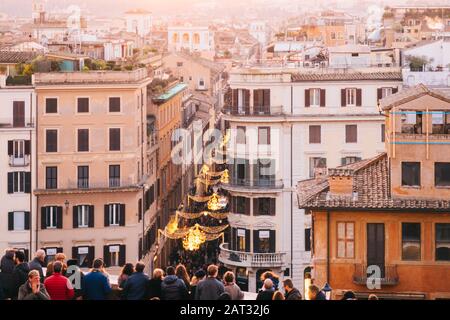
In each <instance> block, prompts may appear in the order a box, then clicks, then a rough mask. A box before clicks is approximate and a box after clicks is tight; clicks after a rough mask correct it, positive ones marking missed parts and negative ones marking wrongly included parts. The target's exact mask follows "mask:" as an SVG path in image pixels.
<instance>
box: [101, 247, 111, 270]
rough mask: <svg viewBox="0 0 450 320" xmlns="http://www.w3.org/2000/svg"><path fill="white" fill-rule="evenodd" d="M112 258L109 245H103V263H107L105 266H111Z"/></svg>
mask: <svg viewBox="0 0 450 320" xmlns="http://www.w3.org/2000/svg"><path fill="white" fill-rule="evenodd" d="M110 260H111V257H110V253H109V246H103V263H104V264H105V267H109V262H110Z"/></svg>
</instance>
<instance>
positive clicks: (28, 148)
mask: <svg viewBox="0 0 450 320" xmlns="http://www.w3.org/2000/svg"><path fill="white" fill-rule="evenodd" d="M25 154H26V155H30V154H31V141H30V140H25Z"/></svg>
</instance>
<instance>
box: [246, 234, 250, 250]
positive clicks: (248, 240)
mask: <svg viewBox="0 0 450 320" xmlns="http://www.w3.org/2000/svg"><path fill="white" fill-rule="evenodd" d="M245 252H250V230H247V229H246V230H245Z"/></svg>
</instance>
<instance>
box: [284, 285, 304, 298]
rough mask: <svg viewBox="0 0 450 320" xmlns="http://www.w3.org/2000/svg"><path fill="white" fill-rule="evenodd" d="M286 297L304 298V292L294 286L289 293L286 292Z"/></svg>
mask: <svg viewBox="0 0 450 320" xmlns="http://www.w3.org/2000/svg"><path fill="white" fill-rule="evenodd" d="M285 298H286V300H302V294H301V293H300V291H298V289H297V288H292V290H291V291H289V293H286V295H285Z"/></svg>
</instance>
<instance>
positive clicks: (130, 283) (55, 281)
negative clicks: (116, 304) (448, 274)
mask: <svg viewBox="0 0 450 320" xmlns="http://www.w3.org/2000/svg"><path fill="white" fill-rule="evenodd" d="M45 258H46V257H45V251H44V250H38V251H37V252H36V253H35V257H34V259H33V260H32V261H30V262H29V263H27V262H26V257H25V254H24V253H23V252H22V251H16V250H12V249H10V250H6V252H5V255H4V256H3V257H2V258H1V261H0V300H5V299H11V300H81V299H84V300H108V299H122V300H243V299H244V292H243V291H242V290H241V288H240V287H239V286H238V285H237V284H236V277H235V275H234V273H233V272H232V271H225V272H224V273H221V272H220V267H219V266H217V265H216V264H210V265H208V266H204V267H202V268H200V269H198V270H197V271H195V272H194V273H193V274H192V273H190V272H188V269H187V268H186V267H185V266H184V265H183V264H178V265H177V266H176V267H173V266H169V267H167V268H166V269H165V270H162V269H155V270H154V271H153V274H152V275H151V277H149V276H148V275H147V274H146V273H145V272H144V269H145V264H144V263H142V262H137V263H136V264H135V265H133V264H132V263H127V264H125V265H124V266H123V268H122V271H121V274H120V276H119V277H118V279H117V290H115V292H116V294H115V295H114V294H113V291H114V290H113V289H112V286H111V282H110V275H109V274H108V273H107V271H106V269H105V267H104V263H103V260H102V259H95V260H94V262H93V265H92V269H90V271H89V272H86V274H84V273H83V272H82V271H81V270H80V268H79V267H78V266H77V260H75V259H70V260H68V261H67V262H66V256H65V255H64V253H58V254H56V255H55V257H54V259H53V261H51V262H50V263H48V264H45V260H46V259H45ZM44 268H45V269H44ZM44 270H45V273H44ZM74 274H76V275H77V276H74V277H72V275H74ZM261 280H262V281H263V287H262V289H261V290H260V291H259V293H258V295H257V298H256V300H259V301H263V300H264V301H268V300H302V295H301V293H300V291H299V290H298V289H297V288H295V287H294V284H293V282H292V280H291V279H285V280H283V281H282V286H283V289H284V290H283V291H284V292H282V291H281V290H280V288H279V285H280V282H279V277H278V276H277V275H276V274H275V273H273V272H271V271H266V272H264V273H263V274H262V275H261ZM307 298H308V299H309V300H326V297H325V294H324V292H323V291H322V290H321V289H319V287H317V286H316V285H314V284H312V285H310V286H309V288H308V291H307ZM343 299H344V300H356V296H355V294H354V293H353V292H351V291H348V292H346V293H345V294H344V297H343ZM369 299H370V300H377V299H378V298H377V297H376V296H374V295H371V296H370V297H369Z"/></svg>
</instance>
